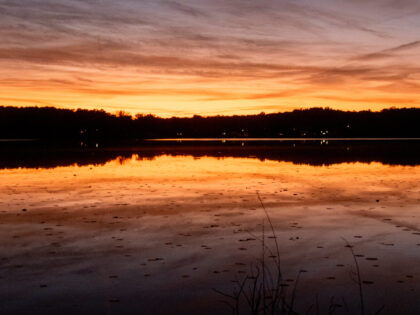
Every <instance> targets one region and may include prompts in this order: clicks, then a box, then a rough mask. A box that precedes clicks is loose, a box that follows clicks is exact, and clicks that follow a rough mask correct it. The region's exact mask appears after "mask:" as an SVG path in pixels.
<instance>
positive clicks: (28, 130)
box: [0, 106, 420, 144]
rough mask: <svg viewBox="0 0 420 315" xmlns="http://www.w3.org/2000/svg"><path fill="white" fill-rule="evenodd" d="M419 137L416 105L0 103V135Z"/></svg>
mask: <svg viewBox="0 0 420 315" xmlns="http://www.w3.org/2000/svg"><path fill="white" fill-rule="evenodd" d="M232 137H233V138H246V137H252V138H254V137H255V138H266V137H269V138H282V137H297V138H320V137H321V138H349V137H355V138H371V137H378V138H385V137H404V138H413V137H420V108H402V109H397V108H389V109H384V110H381V111H379V112H373V111H358V112H356V111H340V110H334V109H330V108H311V109H299V110H294V111H290V112H284V113H273V114H265V113H261V114H258V115H243V116H238V115H234V116H210V117H203V116H198V115H196V116H193V117H188V118H180V117H172V118H161V117H156V116H153V115H141V114H138V115H136V116H135V117H133V116H131V115H129V114H127V113H124V112H119V113H117V114H110V113H107V112H105V111H103V110H86V109H77V110H71V109H59V108H54V107H11V106H2V107H0V139H17V138H20V139H22V138H24V139H39V140H47V141H64V142H71V141H74V142H77V143H80V142H83V143H86V144H90V143H93V142H102V143H105V142H130V141H133V140H138V139H149V138H232Z"/></svg>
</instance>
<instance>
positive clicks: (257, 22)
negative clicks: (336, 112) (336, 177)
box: [0, 0, 420, 117]
mask: <svg viewBox="0 0 420 315" xmlns="http://www.w3.org/2000/svg"><path fill="white" fill-rule="evenodd" d="M0 105H13V106H30V105H37V106H55V107H62V108H88V109H104V110H106V111H109V112H116V111H119V110H123V111H126V112H129V113H132V114H137V113H143V114H149V113H150V114H155V115H158V116H163V117H169V116H191V115H194V114H198V115H219V114H220V115H231V114H254V113H260V112H266V113H269V112H283V111H289V110H293V109H296V108H308V107H314V106H322V107H326V106H328V107H332V108H336V109H343V110H364V109H371V110H380V109H382V108H387V107H391V106H395V107H420V1H418V0H293V1H292V0H177V1H172V0H118V1H116V0H0Z"/></svg>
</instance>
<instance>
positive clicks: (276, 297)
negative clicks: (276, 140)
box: [213, 192, 384, 315]
mask: <svg viewBox="0 0 420 315" xmlns="http://www.w3.org/2000/svg"><path fill="white" fill-rule="evenodd" d="M257 197H258V200H259V202H260V204H261V207H262V209H263V211H264V214H265V218H264V219H263V222H262V231H261V237H258V236H256V235H254V234H253V233H251V232H248V233H249V234H250V235H252V237H253V238H255V239H257V240H258V241H260V242H261V257H260V258H259V259H257V260H256V262H255V263H252V264H250V266H249V272H248V274H247V275H246V276H244V277H243V278H242V279H239V280H236V281H235V287H234V288H233V289H232V291H231V292H230V293H226V292H222V291H219V290H217V289H213V290H214V291H215V292H217V293H218V294H219V295H221V296H223V297H225V298H226V299H225V300H224V301H223V303H225V304H226V305H227V306H228V307H229V309H230V310H231V314H234V315H239V314H242V313H246V314H253V315H267V314H271V315H275V314H276V315H277V314H278V315H292V314H299V313H298V311H297V310H296V308H295V305H296V301H297V290H298V285H299V282H300V278H301V275H302V273H304V272H306V270H303V269H301V270H299V271H298V273H297V275H296V277H295V279H294V280H293V282H294V285H293V287H292V288H290V287H289V284H288V283H286V281H285V278H284V277H283V273H282V268H281V256H280V246H279V243H278V238H277V235H276V232H275V229H274V226H273V223H272V221H271V218H270V215H269V213H268V211H267V209H266V208H265V206H264V203H263V201H262V199H261V196H260V194H259V193H258V192H257ZM266 221H267V222H268V227H269V231H270V232H269V233H270V234H271V235H270V236H269V238H270V239H273V243H274V249H272V247H271V246H269V244H267V239H268V238H267V236H266ZM343 241H344V242H345V247H346V248H348V249H349V251H350V253H351V255H352V258H353V262H354V268H355V270H354V271H352V274H351V275H352V278H353V280H354V281H355V283H356V284H357V287H358V295H359V300H360V307H359V312H360V314H361V315H365V314H366V310H365V301H364V293H363V282H362V276H361V270H360V266H359V263H358V261H357V257H356V255H355V253H354V250H353V245H351V244H350V243H349V242H348V241H347V240H346V239H345V238H343ZM290 289H291V290H290ZM343 306H344V307H345V309H346V310H347V313H348V314H352V313H351V312H350V310H349V308H348V305H347V303H346V301H345V300H344V299H342V301H340V303H338V302H337V300H336V298H335V297H334V296H333V297H331V298H330V302H329V305H328V307H327V309H326V310H325V311H324V312H322V311H321V310H320V305H319V301H318V294H316V298H315V302H314V303H313V304H312V305H310V306H309V307H308V309H307V310H306V312H304V313H305V314H310V313H315V314H317V315H319V314H333V313H334V312H335V311H336V310H337V309H339V308H341V307H343ZM383 309H384V306H382V307H381V308H379V310H378V311H376V312H375V313H374V314H379V313H380V312H381V311H382V310H383Z"/></svg>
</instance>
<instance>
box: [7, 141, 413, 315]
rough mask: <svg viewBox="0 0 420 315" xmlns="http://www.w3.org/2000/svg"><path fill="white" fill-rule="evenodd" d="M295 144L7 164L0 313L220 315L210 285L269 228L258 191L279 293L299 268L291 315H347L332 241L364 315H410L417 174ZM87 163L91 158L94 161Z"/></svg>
mask: <svg viewBox="0 0 420 315" xmlns="http://www.w3.org/2000/svg"><path fill="white" fill-rule="evenodd" d="M296 147H298V149H297V150H296V151H293V150H292V149H291V146H286V147H282V146H280V147H279V146H271V145H264V146H255V147H253V146H250V147H249V148H247V146H245V150H246V151H242V150H243V149H242V147H241V146H233V145H229V146H223V147H220V146H208V145H206V146H205V147H196V148H193V147H191V146H153V147H143V148H140V149H139V148H134V149H127V151H126V153H121V150H120V149H118V150H117V149H115V150H114V149H108V150H103V151H72V150H63V149H62V151H60V150H56V151H55V152H59V153H54V154H59V155H58V156H68V155H67V154H69V153H68V152H70V153H71V154H73V153H74V152H76V153H74V154H76V155H74V156H73V155H71V156H70V157H69V158H68V160H66V161H65V162H64V165H66V164H67V166H63V165H62V166H59V165H60V164H57V163H59V162H56V158H57V156H56V157H54V158H47V155H46V153H42V154H45V155H42V156H43V157H45V159H39V160H35V161H34V162H31V161H30V160H29V158H27V159H23V161H24V162H25V163H26V164H22V163H23V162H22V160H19V161H15V164H7V165H9V167H10V168H8V169H3V170H1V171H0V175H1V181H0V246H1V248H2V251H1V252H0V297H2V306H1V307H2V309H1V311H2V312H3V311H4V312H5V313H10V314H36V313H60V314H75V313H85V314H86V313H115V314H135V313H136V314H138V313H142V314H156V313H161V314H169V313H181V314H189V313H200V314H220V313H221V314H223V313H229V309H226V308H225V306H224V304H222V303H218V301H219V300H220V299H221V297H220V296H219V295H218V294H216V293H215V292H214V291H213V290H212V289H213V288H216V289H218V290H221V291H224V292H231V290H232V289H233V288H234V285H235V283H234V282H232V281H235V280H240V279H242V278H243V277H245V276H247V274H248V272H249V268H250V266H251V265H253V264H254V265H255V263H256V262H257V261H258V259H259V258H260V257H261V243H260V242H259V240H258V239H259V238H260V237H261V235H262V226H263V224H265V225H264V226H265V227H266V228H267V220H266V219H265V215H264V212H263V211H262V209H261V205H260V203H259V200H258V198H257V195H256V192H258V193H259V194H260V196H261V198H262V200H263V203H264V205H265V206H266V208H267V211H268V212H269V215H270V217H271V220H272V222H273V226H274V228H275V231H276V234H277V240H278V242H279V247H280V254H281V259H282V272H283V273H284V283H282V284H284V285H286V284H287V285H289V286H290V288H293V287H294V284H295V281H296V275H297V274H298V272H299V271H300V270H305V271H307V272H305V273H304V274H302V275H301V276H300V280H299V285H298V291H297V292H298V295H297V297H296V302H295V303H296V310H297V311H298V312H299V313H306V311H307V310H308V309H309V308H310V307H311V305H314V301H315V298H316V297H317V300H318V302H319V308H320V309H321V312H322V313H327V311H328V307H329V305H330V302H331V298H332V297H335V300H334V301H335V302H336V303H338V304H340V305H341V308H339V309H338V310H336V312H335V313H336V314H348V313H350V314H354V313H357V312H358V311H359V300H358V289H357V285H355V283H354V281H353V280H352V277H351V276H350V274H351V272H352V271H354V263H353V260H352V257H351V255H350V253H349V251H348V248H346V247H345V243H344V242H343V238H344V239H346V240H348V241H349V242H350V243H351V244H352V245H353V246H354V251H355V254H356V255H357V258H356V259H358V263H359V265H360V270H361V277H362V280H363V281H364V282H363V288H364V296H365V302H366V313H374V312H376V311H377V310H378V309H379V308H380V307H381V306H382V305H385V309H384V310H385V311H384V313H385V314H397V313H399V314H402V313H403V314H415V313H416V312H417V310H418V308H419V307H420V305H419V302H418V292H419V290H420V282H419V281H418V278H419V277H420V266H419V265H418V264H417V262H418V261H419V259H420V238H419V235H420V217H419V207H418V205H419V201H420V200H419V195H420V185H419V178H420V166H417V165H396V164H397V163H395V161H398V162H399V164H408V162H407V160H409V159H407V158H401V157H400V158H396V157H397V154H396V153H397V152H399V151H398V150H397V149H398V148H395V149H392V150H391V149H386V148H382V149H380V148H377V149H376V150H375V149H374V148H372V149H371V150H370V152H371V154H377V153H375V152H394V154H391V155H386V154H385V157H384V158H382V160H380V161H381V162H375V159H380V156H381V154H377V155H376V158H374V157H375V155H369V154H368V155H366V156H365V159H364V157H363V150H362V148H360V149H354V147H353V148H352V149H351V150H350V152H352V151H353V152H354V151H355V150H358V152H359V154H358V155H353V157H352V159H348V156H345V158H346V159H347V160H346V161H351V162H353V163H337V162H334V161H343V158H342V157H340V156H338V157H337V154H336V153H335V152H341V151H340V150H342V149H343V148H342V147H341V146H339V147H337V148H333V151H328V153H326V151H322V150H321V149H320V151H319V152H322V154H321V153H320V154H318V156H311V155H310V154H311V152H316V151H317V150H316V149H315V150H314V147H311V148H310V149H309V148H308V149H307V148H301V151H300V148H299V146H298V145H296ZM399 148H401V147H399ZM248 149H249V150H248ZM365 149H366V148H365ZM336 150H337V151H336ZM368 150H369V149H368ZM381 150H382V151H381ZM386 150H390V151H386ZM394 150H395V151H394ZM42 152H52V151H42ZM63 152H65V153H63ZM72 152H73V153H72ZM80 152H82V153H83V157H82V158H81V157H80V155H78V154H80ZM92 152H93V153H92ZM97 152H101V153H100V155H99V158H100V159H98V156H96V155H93V156H91V155H90V154H96V153H97ZM289 152H294V153H293V154H292V155H291V156H290V155H287V153H289ZM344 152H348V151H347V150H345V151H344ZM408 152H412V151H408ZM87 153H89V154H87ZM102 153H103V154H105V156H102V155H101V154H102ZM303 153H304V154H303ZM412 153H413V152H412ZM60 154H63V155H60ZM84 154H87V155H84ZM242 154H243V155H244V156H241V155H242ZM314 154H315V153H314ZM324 154H326V155H324ZM410 154H411V153H409V154H408V155H410ZM404 155H406V153H405V152H402V151H401V152H400V155H399V156H404ZM356 157H357V159H356ZM321 158H324V160H322V159H321ZM413 158H414V156H413ZM2 159H3V160H2V161H6V160H5V158H4V156H2ZM396 159H397V160H396ZM7 161H8V162H7V163H12V159H11V158H8V159H7ZM94 161H99V162H98V163H101V165H94V164H95V162H94ZM307 161H310V162H307ZM322 161H323V162H322ZM325 161H327V162H325ZM356 161H359V162H356ZM385 161H391V162H392V163H391V162H389V164H393V165H387V164H384V163H386V162H385ZM321 162H322V163H321ZM365 162H370V163H365ZM31 163H33V164H31ZM74 163H78V164H80V165H75V164H74ZM300 163H305V164H300ZM310 163H313V164H315V165H320V164H328V165H325V166H323V167H314V166H312V165H310ZM318 163H320V164H318ZM83 164H85V165H83ZM413 164H418V163H413ZM13 165H16V166H17V165H19V166H25V167H28V168H19V169H17V168H13V167H11V166H13ZM35 165H38V166H39V165H44V166H50V167H51V168H40V169H34V168H30V166H35ZM54 166H57V167H56V168H53V167H54ZM264 219H265V221H264ZM263 222H264V223H263ZM266 242H267V245H268V246H272V245H273V239H272V238H271V239H270V238H268V237H267V240H266ZM162 301H164V302H162ZM338 301H339V302H338ZM344 301H345V302H344ZM345 305H346V306H345ZM313 310H314V311H313V312H309V313H310V314H316V311H315V309H313Z"/></svg>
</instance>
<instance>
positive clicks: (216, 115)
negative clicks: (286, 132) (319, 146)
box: [0, 105, 420, 119]
mask: <svg viewBox="0 0 420 315" xmlns="http://www.w3.org/2000/svg"><path fill="white" fill-rule="evenodd" d="M1 108H14V109H56V110H70V111H72V112H76V111H79V110H82V111H83V110H87V111H91V112H94V111H103V112H105V113H106V114H108V115H111V116H116V117H119V116H126V117H127V116H129V117H131V118H132V119H136V118H137V116H139V117H146V116H153V117H154V118H157V119H171V118H180V119H182V118H187V119H192V118H195V117H200V118H217V117H234V116H238V117H246V116H259V115H278V114H287V113H293V112H295V111H311V110H321V111H338V112H342V113H368V112H371V113H380V112H383V111H392V110H420V107H395V106H391V107H387V108H380V109H376V110H375V109H374V110H372V109H362V110H355V109H345V110H342V109H335V108H331V107H307V108H304V107H300V108H298V107H297V108H294V109H291V110H285V111H276V112H259V113H253V114H231V115H225V114H214V115H200V114H191V115H189V116H163V115H162V116H159V115H156V114H153V113H137V114H132V113H130V112H127V111H123V110H121V111H113V112H111V111H108V110H106V109H102V108H98V109H96V108H81V107H75V108H71V107H67V108H66V107H55V106H37V105H28V106H12V105H0V109H1Z"/></svg>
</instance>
